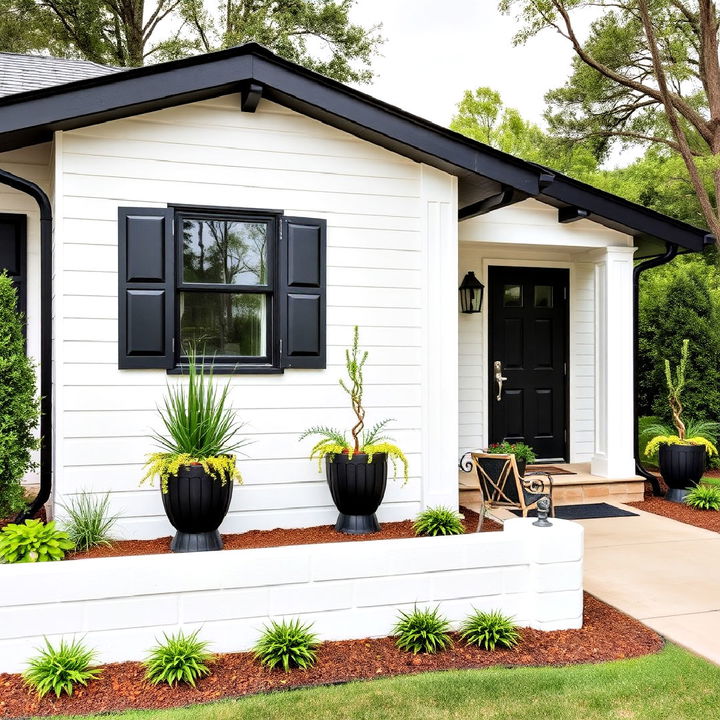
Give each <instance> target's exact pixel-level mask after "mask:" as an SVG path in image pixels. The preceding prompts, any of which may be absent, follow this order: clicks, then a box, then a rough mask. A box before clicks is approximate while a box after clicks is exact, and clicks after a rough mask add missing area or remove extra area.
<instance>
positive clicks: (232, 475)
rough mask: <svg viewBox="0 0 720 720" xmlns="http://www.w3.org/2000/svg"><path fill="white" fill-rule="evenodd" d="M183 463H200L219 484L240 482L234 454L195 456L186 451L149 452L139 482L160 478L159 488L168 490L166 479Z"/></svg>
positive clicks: (177, 470) (175, 472)
mask: <svg viewBox="0 0 720 720" xmlns="http://www.w3.org/2000/svg"><path fill="white" fill-rule="evenodd" d="M183 465H202V468H203V470H204V471H205V472H206V473H207V474H208V475H212V476H213V477H215V478H217V479H218V480H220V482H221V484H223V485H224V484H225V483H226V482H228V481H230V482H237V483H242V475H241V474H240V471H239V470H238V468H237V460H236V458H235V456H234V455H220V456H218V457H209V458H197V457H193V456H192V455H189V454H187V453H181V454H180V455H175V454H173V453H164V452H155V453H150V454H149V455H148V458H147V462H146V463H145V475H144V476H143V478H142V480H141V481H140V483H141V484H142V483H146V482H148V483H150V484H151V485H152V483H153V480H154V479H155V478H156V477H158V478H160V489H161V490H162V491H163V492H164V493H166V492H167V491H168V480H169V479H170V476H171V475H177V474H178V473H179V472H180V468H181V467H182V466H183Z"/></svg>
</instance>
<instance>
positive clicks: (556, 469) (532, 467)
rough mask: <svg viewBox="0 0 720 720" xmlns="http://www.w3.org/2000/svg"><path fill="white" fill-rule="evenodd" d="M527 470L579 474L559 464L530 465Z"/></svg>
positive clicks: (554, 473) (553, 473)
mask: <svg viewBox="0 0 720 720" xmlns="http://www.w3.org/2000/svg"><path fill="white" fill-rule="evenodd" d="M526 470H530V471H532V470H540V471H542V472H546V473H550V474H551V475H577V473H576V472H573V471H572V470H565V468H560V467H558V466H557V465H528V466H527V468H526Z"/></svg>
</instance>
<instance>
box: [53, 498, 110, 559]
mask: <svg viewBox="0 0 720 720" xmlns="http://www.w3.org/2000/svg"><path fill="white" fill-rule="evenodd" d="M62 508H63V510H65V512H66V513H67V514H68V518H67V520H66V521H65V523H64V527H65V532H67V534H68V537H69V538H70V541H71V542H72V543H73V544H74V545H75V548H76V549H77V550H81V551H85V550H90V548H93V547H97V546H98V545H110V544H111V541H112V538H111V537H110V531H111V530H112V527H113V525H114V524H115V523H116V522H117V519H118V518H119V517H120V516H119V515H111V514H110V493H105V495H95V494H93V493H89V492H82V493H80V495H78V496H77V497H74V498H72V499H71V500H70V501H69V502H68V504H67V505H63V506H62Z"/></svg>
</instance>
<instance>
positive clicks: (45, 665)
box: [23, 638, 102, 697]
mask: <svg viewBox="0 0 720 720" xmlns="http://www.w3.org/2000/svg"><path fill="white" fill-rule="evenodd" d="M39 652H40V654H39V655H37V656H36V657H34V658H31V659H30V660H29V662H28V669H27V670H26V671H25V672H24V673H23V677H24V678H25V682H26V683H27V684H28V685H29V686H30V687H31V688H32V689H33V690H35V692H36V693H37V694H38V695H39V696H40V697H43V696H45V695H47V694H48V693H49V692H54V693H55V695H56V696H57V697H60V695H62V693H63V692H65V693H67V694H68V695H72V694H73V689H74V688H75V685H87V684H88V682H89V681H90V680H94V679H95V678H96V677H97V676H98V675H99V674H100V673H101V672H102V670H101V669H100V668H92V667H90V666H91V665H92V664H93V663H94V662H95V651H94V650H89V649H88V648H87V647H85V645H84V644H83V642H82V641H80V640H74V639H73V641H72V642H69V643H68V642H65V640H61V641H60V645H59V646H58V647H57V648H55V647H53V645H51V644H50V641H49V640H48V639H47V638H45V648H44V649H42V650H40V651H39Z"/></svg>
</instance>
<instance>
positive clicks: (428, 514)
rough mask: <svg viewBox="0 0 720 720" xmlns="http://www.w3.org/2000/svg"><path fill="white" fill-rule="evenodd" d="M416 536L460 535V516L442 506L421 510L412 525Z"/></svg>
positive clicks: (463, 530) (462, 530)
mask: <svg viewBox="0 0 720 720" xmlns="http://www.w3.org/2000/svg"><path fill="white" fill-rule="evenodd" d="M413 530H415V534H416V535H431V536H435V535H462V534H463V533H464V532H465V526H464V525H463V522H462V515H460V514H459V513H457V512H455V510H451V509H450V508H448V507H443V506H442V505H440V506H438V507H434V508H427V509H426V510H423V511H422V512H421V513H420V514H419V515H418V516H417V518H415V523H414V524H413Z"/></svg>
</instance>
